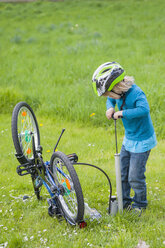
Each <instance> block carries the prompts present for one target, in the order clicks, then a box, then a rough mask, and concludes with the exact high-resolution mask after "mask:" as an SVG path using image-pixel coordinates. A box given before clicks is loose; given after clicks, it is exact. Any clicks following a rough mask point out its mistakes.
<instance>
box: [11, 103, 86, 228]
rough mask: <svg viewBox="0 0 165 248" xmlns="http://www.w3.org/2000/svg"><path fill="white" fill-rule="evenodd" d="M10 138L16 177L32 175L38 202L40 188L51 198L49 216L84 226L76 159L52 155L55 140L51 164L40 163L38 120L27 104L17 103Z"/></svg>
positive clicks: (57, 154) (58, 152) (62, 154)
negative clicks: (17, 163) (16, 165)
mask: <svg viewBox="0 0 165 248" xmlns="http://www.w3.org/2000/svg"><path fill="white" fill-rule="evenodd" d="M63 131H64V130H63ZM63 131H62V132H63ZM61 135H62V133H61ZM12 138H13V143H14V146H15V150H16V158H17V159H18V161H19V163H20V165H19V166H18V167H17V173H18V175H20V176H24V175H28V174H30V175H31V179H32V183H33V187H34V192H35V195H36V197H37V199H40V198H41V196H40V191H41V187H42V185H44V186H45V188H46V189H47V191H48V192H49V194H50V199H48V204H49V208H48V213H49V215H50V216H57V217H59V218H60V217H64V218H65V219H66V221H67V222H68V223H69V224H71V225H76V224H79V225H80V227H83V226H85V225H86V222H84V219H83V218H84V198H83V193H82V189H81V185H80V182H79V179H78V176H77V173H76V171H75V169H74V167H73V162H76V161H77V159H78V157H77V155H76V154H70V155H65V154H64V153H63V152H60V151H55V150H56V147H57V144H58V142H59V140H58V141H57V144H56V146H55V149H54V152H53V154H52V156H51V159H50V162H44V161H43V157H42V147H41V145H40V133H39V127H38V123H37V119H36V117H35V114H34V112H33V110H32V108H31V107H30V106H29V105H28V104H27V103H26V102H19V103H18V104H17V105H16V106H15V108H14V110H13V114H12ZM59 139H60V138H59Z"/></svg>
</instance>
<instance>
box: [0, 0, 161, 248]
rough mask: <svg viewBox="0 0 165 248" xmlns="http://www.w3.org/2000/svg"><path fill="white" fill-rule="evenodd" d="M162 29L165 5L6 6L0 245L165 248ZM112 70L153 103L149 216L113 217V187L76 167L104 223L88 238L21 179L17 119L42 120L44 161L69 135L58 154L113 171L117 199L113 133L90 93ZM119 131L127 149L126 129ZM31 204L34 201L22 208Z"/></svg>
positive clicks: (2, 22)
mask: <svg viewBox="0 0 165 248" xmlns="http://www.w3.org/2000/svg"><path fill="white" fill-rule="evenodd" d="M164 23H165V2H164V1H163V0H157V1H154V0H134V1H132V0H124V1H121V0H118V1H110V0H109V1H108V0H102V1H98V0H88V1H87V0H84V1H78V0H75V1H68V0H65V1H63V2H48V1H42V2H39V1H36V2H33V3H21V4H20V3H13V4H11V3H0V61H1V63H0V113H1V114H0V141H1V142H0V151H1V152H0V194H1V199H0V244H4V243H5V242H8V245H7V247H10V248H13V247H14V248H15V247H21V248H22V247H36V248H38V247H66V246H67V247H76V248H77V247H111V248H116V247H117V248H118V247H120V248H125V247H127V248H134V247H136V246H137V244H138V242H139V240H144V241H145V242H146V244H148V245H150V248H158V247H160V248H162V247H164V243H163V242H164V241H165V233H164V230H165V225H164V211H165V209H164V187H163V185H164V179H165V178H164V163H165V161H164V152H165V149H164V146H165V141H164V138H165V128H164V122H165V117H164V116H165V115H164V109H165V100H164V91H165V86H164V76H165V75H164V67H165V62H164V61H165V53H164V52H163V51H164V40H165V33H164ZM106 61H118V62H119V63H121V64H122V65H123V67H124V68H125V70H126V72H127V74H128V75H133V76H134V77H135V81H136V82H137V84H138V85H139V86H140V87H141V88H142V89H143V90H144V92H145V93H146V95H147V99H148V101H149V105H150V109H151V117H152V120H153V124H154V128H155V131H156V134H157V137H158V145H157V147H156V148H154V149H153V151H152V152H151V155H150V158H149V161H148V164H147V171H146V176H147V186H148V200H149V206H148V209H147V210H146V212H145V213H143V215H142V217H141V218H132V217H131V215H129V214H127V215H117V216H116V217H111V216H109V215H108V214H107V210H106V208H107V207H108V195H109V188H108V183H107V181H106V178H105V177H104V176H103V175H102V174H101V173H100V172H98V171H95V170H94V169H92V168H88V167H81V166H77V167H75V168H76V171H77V173H78V176H79V178H80V182H81V185H82V188H83V194H84V198H85V201H86V202H88V203H89V205H90V206H91V207H95V208H96V209H98V211H99V212H100V213H101V214H102V219H101V221H100V223H97V222H91V223H90V222H89V221H88V227H87V228H86V229H83V230H80V229H78V228H71V227H70V226H68V225H67V224H66V223H65V222H60V223H59V222H58V221H57V220H56V219H52V218H50V217H49V215H48V213H47V202H46V198H47V197H48V196H47V193H46V191H44V190H43V192H42V195H43V198H44V199H43V201H40V202H38V201H37V200H36V198H35V196H34V197H33V190H32V184H31V181H30V177H29V176H26V177H19V176H18V175H17V174H16V166H17V165H18V162H17V160H16V158H14V153H15V151H14V147H13V143H12V138H11V128H10V125H11V124H10V123H11V113H12V109H13V107H14V105H15V104H16V103H17V102H18V101H26V102H28V103H29V104H30V105H31V106H32V108H33V109H34V110H35V114H36V115H37V119H38V122H39V124H43V126H41V127H40V133H41V144H42V145H43V147H44V151H43V156H44V160H45V161H46V160H50V156H51V153H50V152H48V151H49V150H50V151H51V152H52V151H53V148H54V145H55V143H56V141H57V139H58V136H59V134H60V132H61V129H62V128H66V132H65V134H64V136H63V137H62V140H61V142H60V144H59V148H58V149H59V150H60V151H63V152H64V153H66V154H68V153H72V152H76V153H77V154H78V156H79V161H80V162H88V163H92V164H95V165H97V166H100V167H101V168H102V169H103V170H105V171H106V172H107V174H108V175H109V176H110V179H111V182H112V186H113V194H114V195H115V194H116V193H115V191H116V186H115V168H114V153H115V138H114V126H113V122H112V121H108V120H106V117H105V110H106V107H105V99H104V98H97V97H96V96H95V95H94V93H93V89H92V85H91V78H92V74H93V72H94V70H95V69H96V68H97V67H98V66H99V65H100V64H101V63H104V62H106ZM91 113H95V115H94V116H92V117H90V115H91ZM117 124H118V143H119V144H118V145H119V147H121V144H122V139H123V135H124V129H123V127H122V124H121V122H120V121H119V122H118V123H117ZM24 195H29V196H30V199H28V200H27V201H25V202H23V200H22V197H23V196H24ZM14 197H16V198H14Z"/></svg>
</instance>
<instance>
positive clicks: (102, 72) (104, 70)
mask: <svg viewBox="0 0 165 248" xmlns="http://www.w3.org/2000/svg"><path fill="white" fill-rule="evenodd" d="M109 70H110V69H109V68H108V69H106V70H104V71H103V72H102V74H103V73H104V72H106V71H109Z"/></svg>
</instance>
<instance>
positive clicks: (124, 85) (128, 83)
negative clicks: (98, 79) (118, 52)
mask: <svg viewBox="0 0 165 248" xmlns="http://www.w3.org/2000/svg"><path fill="white" fill-rule="evenodd" d="M134 81H135V80H134V77H130V76H125V77H124V79H123V80H122V81H121V82H119V83H118V84H116V85H115V86H114V87H113V89H112V91H114V92H116V93H117V94H122V93H123V92H127V91H128V90H129V89H130V88H131V87H132V85H133V84H134ZM112 93H113V92H112Z"/></svg>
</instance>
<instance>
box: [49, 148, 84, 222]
mask: <svg viewBox="0 0 165 248" xmlns="http://www.w3.org/2000/svg"><path fill="white" fill-rule="evenodd" d="M50 169H51V171H52V173H53V176H54V180H55V183H56V184H57V185H58V187H59V188H60V189H61V194H60V195H59V197H58V198H59V201H60V205H61V208H62V210H63V213H64V215H65V217H66V219H69V220H70V221H73V220H74V221H75V222H77V223H79V222H81V221H82V220H83V216H84V197H83V193H82V189H81V185H80V182H79V179H78V176H77V173H76V171H75V169H74V167H73V165H72V164H71V162H70V160H69V159H68V157H67V156H66V155H65V154H64V153H62V152H59V151H58V152H55V153H53V155H52V157H51V160H50Z"/></svg>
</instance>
